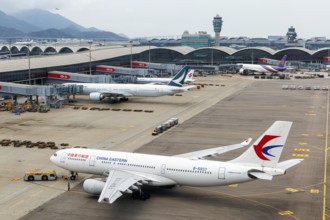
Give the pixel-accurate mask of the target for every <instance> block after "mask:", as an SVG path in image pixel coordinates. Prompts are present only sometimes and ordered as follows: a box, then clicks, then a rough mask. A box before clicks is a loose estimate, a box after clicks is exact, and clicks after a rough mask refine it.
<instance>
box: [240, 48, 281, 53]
mask: <svg viewBox="0 0 330 220" xmlns="http://www.w3.org/2000/svg"><path fill="white" fill-rule="evenodd" d="M244 50H260V51H263V52H266V53H269V54H270V55H274V54H275V53H276V51H275V50H273V49H272V48H269V47H246V48H243V49H240V50H238V51H237V52H240V51H244Z"/></svg>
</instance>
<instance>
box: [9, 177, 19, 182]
mask: <svg viewBox="0 0 330 220" xmlns="http://www.w3.org/2000/svg"><path fill="white" fill-rule="evenodd" d="M21 179H22V178H21V177H14V178H11V179H10V181H12V182H15V181H18V180H21Z"/></svg>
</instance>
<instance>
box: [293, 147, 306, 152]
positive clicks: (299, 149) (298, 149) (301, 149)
mask: <svg viewBox="0 0 330 220" xmlns="http://www.w3.org/2000/svg"><path fill="white" fill-rule="evenodd" d="M294 151H299V152H301V151H302V152H309V149H308V148H295V149H294Z"/></svg>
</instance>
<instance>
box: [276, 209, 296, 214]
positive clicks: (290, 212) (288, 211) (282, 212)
mask: <svg viewBox="0 0 330 220" xmlns="http://www.w3.org/2000/svg"><path fill="white" fill-rule="evenodd" d="M278 214H280V215H293V211H290V210H286V211H280V212H278Z"/></svg>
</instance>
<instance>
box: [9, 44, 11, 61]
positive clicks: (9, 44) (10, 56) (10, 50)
mask: <svg viewBox="0 0 330 220" xmlns="http://www.w3.org/2000/svg"><path fill="white" fill-rule="evenodd" d="M10 58H11V39H9V59H10Z"/></svg>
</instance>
